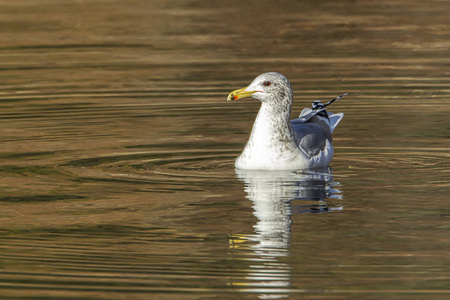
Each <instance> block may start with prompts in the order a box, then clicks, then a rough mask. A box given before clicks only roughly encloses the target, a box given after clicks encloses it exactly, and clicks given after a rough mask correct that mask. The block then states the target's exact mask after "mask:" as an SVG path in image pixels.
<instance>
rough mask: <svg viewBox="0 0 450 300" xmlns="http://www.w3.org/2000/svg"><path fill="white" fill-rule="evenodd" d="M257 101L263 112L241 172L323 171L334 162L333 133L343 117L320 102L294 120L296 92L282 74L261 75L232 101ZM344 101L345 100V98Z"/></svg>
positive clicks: (239, 163)
mask: <svg viewBox="0 0 450 300" xmlns="http://www.w3.org/2000/svg"><path fill="white" fill-rule="evenodd" d="M244 97H253V98H256V99H258V100H260V101H261V108H260V109H259V112H258V115H257V117H256V119H255V123H254V124H253V128H252V132H251V134H250V138H249V140H248V142H247V144H246V145H245V147H244V150H243V151H242V153H241V155H239V157H238V158H237V159H236V162H235V167H236V168H238V169H253V170H299V169H312V168H321V167H326V166H328V165H329V163H330V161H331V159H332V158H333V153H334V151H333V146H332V144H331V142H332V133H333V130H334V129H335V128H336V126H337V124H338V123H339V122H340V121H341V119H342V118H343V116H344V115H343V114H342V113H339V114H332V113H329V112H327V111H326V109H325V107H326V106H327V105H328V104H330V103H331V102H333V101H334V100H336V99H338V98H340V97H338V98H336V99H333V100H332V101H330V102H329V103H327V104H325V105H323V104H322V103H321V102H320V101H315V102H313V108H312V109H309V108H305V109H304V110H303V111H302V113H301V114H300V116H299V117H298V118H297V119H293V120H291V119H290V114H291V106H292V88H291V85H290V83H289V81H288V80H287V78H286V77H284V76H283V75H282V74H280V73H276V72H269V73H264V74H261V75H259V76H258V77H256V78H255V80H254V81H253V82H252V83H251V84H250V85H249V86H248V87H246V88H243V89H239V90H235V91H233V92H231V93H230V94H229V95H228V100H237V99H240V98H244ZM341 97H342V96H341Z"/></svg>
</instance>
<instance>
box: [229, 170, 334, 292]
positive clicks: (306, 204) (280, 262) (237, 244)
mask: <svg viewBox="0 0 450 300" xmlns="http://www.w3.org/2000/svg"><path fill="white" fill-rule="evenodd" d="M236 175H237V177H238V178H239V179H240V180H241V181H243V182H244V183H245V192H246V193H247V198H248V199H249V200H250V201H252V202H253V210H254V211H253V214H254V215H255V217H256V218H257V222H256V224H255V225H254V226H253V227H254V234H230V251H232V253H233V255H237V256H239V257H241V259H242V260H245V261H247V262H250V265H249V266H248V269H247V270H245V273H246V274H245V275H243V276H240V278H233V280H232V282H231V283H230V285H231V286H234V287H239V288H240V290H242V291H245V292H251V293H258V294H259V298H261V299H281V298H286V297H288V294H289V291H290V286H291V268H290V266H289V264H288V263H287V262H288V260H287V259H285V258H284V257H287V256H289V244H290V240H291V224H292V220H291V216H292V214H297V213H325V212H333V211H341V210H343V206H342V203H341V202H342V201H340V200H342V195H341V194H340V191H339V190H337V189H336V188H335V186H336V185H338V183H337V182H334V181H333V175H332V172H331V169H329V168H324V169H320V170H315V171H311V170H309V171H302V172H292V171H256V170H236ZM332 200H337V203H338V205H335V204H331V202H335V201H332Z"/></svg>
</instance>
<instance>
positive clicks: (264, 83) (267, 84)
mask: <svg viewBox="0 0 450 300" xmlns="http://www.w3.org/2000/svg"><path fill="white" fill-rule="evenodd" d="M271 84H272V82H270V81H264V82H263V85H264V86H269V85H271Z"/></svg>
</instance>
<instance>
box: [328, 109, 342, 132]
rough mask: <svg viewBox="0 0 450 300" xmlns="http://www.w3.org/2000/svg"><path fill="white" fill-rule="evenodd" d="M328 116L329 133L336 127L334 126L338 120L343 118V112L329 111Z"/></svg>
mask: <svg viewBox="0 0 450 300" xmlns="http://www.w3.org/2000/svg"><path fill="white" fill-rule="evenodd" d="M328 118H329V119H330V129H331V133H333V131H334V129H336V126H338V124H339V122H341V120H342V119H343V118H344V113H337V114H332V113H330V112H329V113H328Z"/></svg>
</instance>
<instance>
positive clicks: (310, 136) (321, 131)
mask: <svg viewBox="0 0 450 300" xmlns="http://www.w3.org/2000/svg"><path fill="white" fill-rule="evenodd" d="M299 119H300V118H299ZM299 119H294V120H292V121H291V123H292V127H293V128H294V131H295V133H296V134H297V136H298V137H299V145H298V146H299V148H300V149H301V150H302V151H303V153H305V154H306V155H307V156H308V157H309V158H311V157H313V156H315V155H317V154H319V153H320V151H321V150H324V149H325V146H326V141H327V140H328V141H329V142H330V143H331V141H332V137H331V130H330V126H329V125H328V123H327V122H326V121H325V120H323V119H322V117H320V116H318V115H313V116H311V117H309V118H308V119H307V120H306V122H305V121H304V119H300V120H299Z"/></svg>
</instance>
